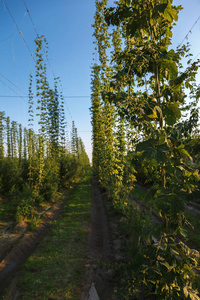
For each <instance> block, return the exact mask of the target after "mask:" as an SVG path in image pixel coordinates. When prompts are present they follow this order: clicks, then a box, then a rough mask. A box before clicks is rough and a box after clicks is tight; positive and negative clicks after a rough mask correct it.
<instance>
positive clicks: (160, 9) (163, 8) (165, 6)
mask: <svg viewBox="0 0 200 300" xmlns="http://www.w3.org/2000/svg"><path fill="white" fill-rule="evenodd" d="M167 6H168V3H163V4H158V5H156V7H155V9H156V10H157V11H158V12H160V13H164V11H165V9H166V8H167Z"/></svg>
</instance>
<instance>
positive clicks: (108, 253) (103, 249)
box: [81, 178, 115, 300]
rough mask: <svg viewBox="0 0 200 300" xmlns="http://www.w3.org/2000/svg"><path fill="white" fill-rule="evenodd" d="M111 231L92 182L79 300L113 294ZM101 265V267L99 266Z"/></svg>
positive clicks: (97, 190) (108, 296) (113, 273)
mask: <svg viewBox="0 0 200 300" xmlns="http://www.w3.org/2000/svg"><path fill="white" fill-rule="evenodd" d="M111 236H112V234H111V229H110V228H109V224H108V218H107V214H106V210H105V206H104V204H103V199H102V196H101V193H100V189H99V187H98V184H97V181H96V180H95V178H93V182H92V223H91V228H90V233H89V237H88V249H87V254H88V262H87V269H86V275H85V278H86V280H85V284H84V288H83V293H82V298H81V300H98V299H100V300H109V299H114V298H112V296H113V294H114V281H115V272H114V270H112V269H110V267H109V266H110V263H111V262H112V261H113V260H114V254H113V247H112V241H111ZM100 265H101V266H100Z"/></svg>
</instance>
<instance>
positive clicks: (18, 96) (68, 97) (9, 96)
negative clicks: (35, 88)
mask: <svg viewBox="0 0 200 300" xmlns="http://www.w3.org/2000/svg"><path fill="white" fill-rule="evenodd" d="M16 87H17V86H16ZM0 97H1V98H2V97H6V98H21V97H24V98H26V97H29V96H28V95H26V94H25V96H21V95H17V96H11V95H0ZM33 98H37V97H36V96H33ZM63 98H65V99H66V98H67V99H70V98H71V99H72V98H73V99H76V98H77V99H79V98H80V99H81V98H90V96H63Z"/></svg>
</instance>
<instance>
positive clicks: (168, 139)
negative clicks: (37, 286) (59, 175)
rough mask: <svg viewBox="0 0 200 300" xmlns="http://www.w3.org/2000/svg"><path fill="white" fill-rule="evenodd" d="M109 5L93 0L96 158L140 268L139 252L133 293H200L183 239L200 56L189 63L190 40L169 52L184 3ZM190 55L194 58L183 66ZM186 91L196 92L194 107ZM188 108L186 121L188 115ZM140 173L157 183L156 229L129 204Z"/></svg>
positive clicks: (193, 256) (195, 178)
mask: <svg viewBox="0 0 200 300" xmlns="http://www.w3.org/2000/svg"><path fill="white" fill-rule="evenodd" d="M106 6H107V1H96V14H95V17H94V20H95V22H94V36H95V37H96V42H95V43H96V46H97V47H96V50H98V53H99V63H100V65H99V66H98V65H97V64H95V65H94V68H93V79H92V125H93V163H94V169H95V172H96V173H97V176H98V178H99V181H100V183H101V185H102V186H103V187H104V188H106V190H107V192H108V193H109V195H110V196H111V198H113V202H114V204H115V207H116V208H117V209H118V210H120V211H122V212H123V213H124V215H125V223H126V222H128V223H129V225H128V224H127V226H130V232H131V231H133V232H134V233H133V234H131V233H130V232H129V233H130V235H131V238H132V239H133V241H134V242H135V244H136V246H135V245H134V243H132V244H131V247H132V249H131V248H130V249H131V250H130V251H133V253H134V255H135V253H136V259H135V262H134V263H136V265H134V264H132V262H133V261H134V257H132V258H131V262H130V264H129V266H128V273H129V274H130V277H131V279H130V280H129V279H128V292H127V295H126V296H127V299H129V297H133V296H134V297H135V296H136V295H137V291H138V292H140V291H141V289H142V288H144V291H145V294H146V296H147V297H149V298H150V297H152V299H154V298H155V299H182V298H183V299H186V298H187V299H199V298H198V296H197V283H198V280H199V276H198V275H195V273H194V272H193V269H194V268H196V267H197V256H198V255H197V253H195V252H194V251H192V250H190V249H189V248H187V246H186V245H185V239H186V236H185V225H186V224H187V220H186V218H185V214H184V210H185V205H186V203H187V202H188V201H189V200H190V199H191V198H192V195H194V193H195V192H197V191H198V189H199V182H200V177H199V171H198V170H197V169H196V166H197V163H196V161H199V154H198V150H197V149H198V146H199V143H198V142H197V140H196V142H194V138H193V136H192V134H193V135H194V134H198V133H197V132H198V131H197V128H198V109H197V108H196V107H197V101H198V98H199V87H197V88H196V84H195V76H196V74H197V70H198V68H199V61H198V60H197V61H195V62H192V63H191V59H190V56H191V55H190V53H189V47H188V45H187V46H185V45H183V46H182V47H181V48H180V47H179V48H178V49H176V50H173V49H169V46H170V45H171V38H172V29H173V26H174V25H175V22H176V21H177V20H178V13H179V11H180V10H181V9H182V7H181V6H175V5H173V1H165V0H162V1H157V0H153V1H148V0H145V1H143V0H138V1H131V0H130V1H124V0H119V1H117V2H115V5H114V7H109V8H107V7H106ZM110 25H112V33H111V34H110V36H109V35H108V32H109V26H110ZM110 42H112V44H111V43H110ZM109 47H111V51H110V53H109V51H108V48H109ZM183 57H186V58H187V57H188V58H189V60H188V63H187V64H188V65H187V68H186V70H185V71H184V72H181V71H180V70H181V60H182V58H183ZM111 70H112V71H111ZM185 89H189V91H190V96H191V98H193V99H194V100H192V101H191V102H190V103H189V101H188V102H187V105H186V95H185ZM188 103H189V104H188ZM188 110H189V111H190V116H189V118H187V119H183V113H184V112H185V111H188ZM110 112H112V116H113V117H111V115H110V114H109V113H110ZM104 116H105V117H106V118H104ZM122 120H123V122H124V124H125V126H127V128H128V127H129V128H131V129H132V135H131V134H129V133H128V130H126V131H125V130H124V128H125V126H124V125H123V126H122V123H120V122H121V121H122ZM119 124H120V125H119ZM134 135H135V136H134ZM197 139H198V138H197ZM194 144H195V145H196V147H195V150H192V149H194V148H192V145H194ZM194 161H195V162H194ZM135 176H136V178H137V179H139V180H140V181H141V182H143V183H150V184H151V189H150V191H149V194H148V195H151V197H150V199H151V200H150V201H151V203H149V204H150V205H153V207H154V209H156V210H157V212H158V213H159V214H160V216H161V217H162V220H163V225H162V226H160V228H159V230H156V229H155V228H154V226H152V228H151V230H150V228H149V229H148V225H149V224H148V222H149V223H150V220H149V219H148V221H147V222H146V220H145V219H146V218H145V215H142V214H141V215H140V216H138V215H137V214H136V213H135V211H134V210H133V209H132V207H131V206H130V205H128V200H127V199H128V195H129V194H130V190H131V189H133V185H134V180H135ZM147 199H148V196H146V200H147ZM147 201H148V200H147ZM152 203H153V204H152ZM134 218H135V219H136V220H137V222H138V226H139V227H138V228H137V226H136V224H135V222H134V221H133V220H134ZM141 224H143V225H144V226H143V225H141ZM147 224H148V225H147ZM140 225H141V226H140ZM177 235H178V236H181V238H182V240H183V242H178V241H177ZM153 236H156V238H157V241H158V242H155V241H154V238H153ZM173 251H176V254H174V252H173ZM137 255H138V256H137ZM138 262H139V263H140V264H138ZM132 274H133V277H132ZM134 276H135V277H134ZM144 286H145V287H144ZM136 290H137V291H136ZM140 296H141V295H140ZM153 297H154V298H153ZM131 299H132V298H131Z"/></svg>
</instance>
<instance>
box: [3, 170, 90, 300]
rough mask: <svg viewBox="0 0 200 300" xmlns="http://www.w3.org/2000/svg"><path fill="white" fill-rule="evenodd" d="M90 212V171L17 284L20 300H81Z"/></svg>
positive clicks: (27, 263)
mask: <svg viewBox="0 0 200 300" xmlns="http://www.w3.org/2000/svg"><path fill="white" fill-rule="evenodd" d="M90 213H91V171H90V172H89V173H88V174H87V175H86V176H85V177H84V178H83V180H82V181H81V182H80V183H79V184H78V185H77V186H76V188H75V189H74V191H73V193H72V195H71V196H70V198H69V200H68V203H67V204H66V206H65V209H64V213H63V215H62V217H61V218H60V219H58V220H57V221H54V222H53V224H52V225H53V226H52V227H51V230H50V232H49V234H48V235H47V236H46V237H45V238H44V240H43V241H42V243H41V244H40V245H38V247H37V249H36V251H35V253H34V254H33V255H32V256H31V257H29V259H28V260H27V262H26V264H25V266H24V268H23V270H22V272H21V276H20V281H19V283H18V290H19V292H20V299H26V300H28V299H42V300H45V299H73V300H76V299H77V300H78V299H80V293H81V284H82V282H83V276H84V269H85V258H86V250H85V249H86V247H85V246H86V242H87V234H88V226H89V223H90ZM4 299H6V298H4Z"/></svg>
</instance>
